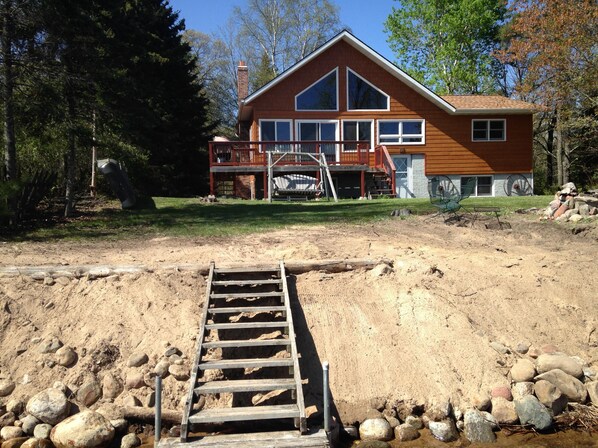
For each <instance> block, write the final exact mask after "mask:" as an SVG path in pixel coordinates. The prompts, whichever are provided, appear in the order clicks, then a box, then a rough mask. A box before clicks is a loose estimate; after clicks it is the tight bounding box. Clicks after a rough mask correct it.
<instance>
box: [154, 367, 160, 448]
mask: <svg viewBox="0 0 598 448" xmlns="http://www.w3.org/2000/svg"><path fill="white" fill-rule="evenodd" d="M155 406H156V418H155V422H154V428H155V432H154V434H155V435H154V446H155V447H157V446H158V443H159V442H160V433H161V432H162V377H161V376H160V375H158V376H156V405H155Z"/></svg>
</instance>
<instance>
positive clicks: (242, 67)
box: [237, 61, 249, 105]
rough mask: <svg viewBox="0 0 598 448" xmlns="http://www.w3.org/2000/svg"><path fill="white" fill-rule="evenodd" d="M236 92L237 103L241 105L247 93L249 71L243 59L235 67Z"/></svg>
mask: <svg viewBox="0 0 598 448" xmlns="http://www.w3.org/2000/svg"><path fill="white" fill-rule="evenodd" d="M237 92H238V93H237V95H238V100H239V105H241V101H242V100H244V99H245V98H247V95H249V72H248V70H247V64H245V61H239V66H238V67H237Z"/></svg>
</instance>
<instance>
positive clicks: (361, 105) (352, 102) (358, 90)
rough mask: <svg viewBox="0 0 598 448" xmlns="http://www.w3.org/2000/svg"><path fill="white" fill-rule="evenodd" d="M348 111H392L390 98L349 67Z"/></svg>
mask: <svg viewBox="0 0 598 448" xmlns="http://www.w3.org/2000/svg"><path fill="white" fill-rule="evenodd" d="M347 110H374V111H383V110H390V97H389V96H388V95H387V94H386V93H384V92H383V91H382V90H380V89H379V88H378V87H376V86H375V85H373V84H372V83H370V82H369V81H367V80H366V79H365V78H362V77H361V76H359V75H358V74H357V73H355V72H354V71H353V70H351V69H350V68H349V67H347Z"/></svg>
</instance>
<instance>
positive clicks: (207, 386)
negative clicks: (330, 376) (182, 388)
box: [195, 378, 297, 395]
mask: <svg viewBox="0 0 598 448" xmlns="http://www.w3.org/2000/svg"><path fill="white" fill-rule="evenodd" d="M296 387H297V385H296V384H295V380H294V379H293V378H273V379H259V380H228V381H208V382H206V383H203V384H202V385H201V386H199V387H196V388H195V392H197V393H198V394H204V395H205V394H224V393H229V392H260V391H270V390H285V389H295V388H296Z"/></svg>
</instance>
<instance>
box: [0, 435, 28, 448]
mask: <svg viewBox="0 0 598 448" xmlns="http://www.w3.org/2000/svg"><path fill="white" fill-rule="evenodd" d="M27 439H29V437H16V438H14V439H9V440H6V441H5V442H2V448H21V446H22V445H23V444H24V443H25V442H26V441H27Z"/></svg>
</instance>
